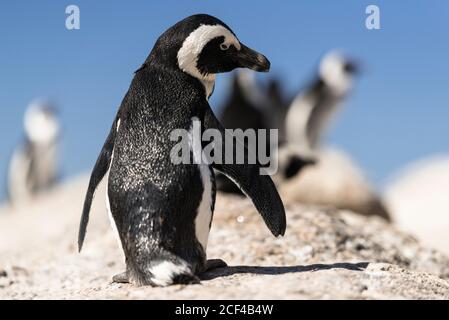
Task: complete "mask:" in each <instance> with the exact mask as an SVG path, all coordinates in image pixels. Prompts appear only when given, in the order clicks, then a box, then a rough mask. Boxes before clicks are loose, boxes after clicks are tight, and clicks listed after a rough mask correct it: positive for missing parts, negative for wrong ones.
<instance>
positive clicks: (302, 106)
mask: <svg viewBox="0 0 449 320" xmlns="http://www.w3.org/2000/svg"><path fill="white" fill-rule="evenodd" d="M359 70H360V67H359V63H357V62H356V61H355V60H354V59H351V58H349V57H348V56H346V55H344V54H343V53H341V52H340V51H331V52H330V53H328V54H327V55H325V56H324V58H323V59H322V60H321V63H320V66H319V70H318V74H317V76H316V78H315V79H314V80H313V81H312V82H311V83H310V85H309V86H308V87H307V88H306V89H305V90H304V91H302V92H300V93H299V94H298V95H297V97H296V98H295V99H294V100H293V102H292V104H291V106H290V107H289V110H288V112H287V116H286V118H285V130H286V135H287V141H288V145H289V147H290V150H289V151H288V153H287V154H288V155H289V156H290V157H291V156H292V155H294V154H299V155H301V156H302V157H306V158H307V157H310V158H312V159H315V162H316V164H315V165H314V166H309V167H307V168H305V169H304V170H303V171H301V173H300V175H298V176H297V177H295V175H293V176H291V177H290V179H288V180H287V179H285V178H284V177H281V178H280V179H276V183H277V184H278V185H282V187H281V188H280V189H281V190H280V192H281V194H282V195H283V198H284V199H287V198H288V199H292V200H295V201H299V202H303V203H313V204H323V205H330V206H333V207H337V208H340V209H349V210H353V211H355V212H358V213H360V214H364V215H368V216H371V215H377V216H380V217H382V218H384V219H386V220H388V221H389V220H390V215H389V213H388V211H387V209H386V207H385V205H384V203H383V201H382V200H381V199H380V197H379V196H378V195H377V194H376V192H375V191H374V190H373V188H372V187H371V185H370V184H369V182H368V181H367V179H366V177H365V176H364V175H363V172H362V170H361V169H360V168H358V167H357V166H356V164H355V163H354V162H353V161H352V160H351V159H350V157H349V156H348V155H347V154H345V153H344V152H343V151H341V150H333V149H330V148H323V147H322V145H323V141H322V139H323V135H324V131H325V130H326V129H327V128H328V126H329V124H330V122H331V120H332V118H334V117H335V114H336V113H337V112H338V110H339V108H340V106H341V105H342V103H343V101H344V100H345V99H346V98H347V97H348V95H349V93H350V92H351V89H352V87H353V83H354V78H355V76H356V75H357V74H358V73H359Z"/></svg>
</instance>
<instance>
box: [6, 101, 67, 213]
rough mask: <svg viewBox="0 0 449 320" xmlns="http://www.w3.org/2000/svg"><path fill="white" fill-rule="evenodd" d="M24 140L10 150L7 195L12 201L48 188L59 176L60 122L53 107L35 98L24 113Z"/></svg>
mask: <svg viewBox="0 0 449 320" xmlns="http://www.w3.org/2000/svg"><path fill="white" fill-rule="evenodd" d="M24 129H25V143H24V145H22V146H20V147H19V148H18V149H17V150H16V151H15V152H14V154H13V156H12V159H11V162H10V166H9V174H8V197H9V201H10V203H11V204H13V205H17V204H20V203H23V202H26V201H28V200H30V199H32V198H33V197H35V196H36V195H38V194H40V193H43V192H45V191H48V190H49V189H50V188H51V187H53V186H54V185H55V183H56V182H57V178H58V159H57V157H58V138H59V131H60V125H59V120H58V118H57V116H56V109H55V108H54V107H53V106H52V105H51V104H49V103H48V102H44V101H35V102H33V103H31V104H30V106H29V107H28V109H27V111H26V113H25V117H24Z"/></svg>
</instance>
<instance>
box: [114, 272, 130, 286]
mask: <svg viewBox="0 0 449 320" xmlns="http://www.w3.org/2000/svg"><path fill="white" fill-rule="evenodd" d="M112 282H116V283H129V279H128V273H127V272H126V271H125V272H122V273H119V274H116V275H115V276H113V277H112Z"/></svg>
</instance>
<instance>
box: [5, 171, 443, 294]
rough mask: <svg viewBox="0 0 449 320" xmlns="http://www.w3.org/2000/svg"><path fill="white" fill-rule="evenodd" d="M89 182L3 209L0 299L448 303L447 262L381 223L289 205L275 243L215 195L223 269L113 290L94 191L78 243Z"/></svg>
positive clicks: (108, 237) (241, 205)
mask: <svg viewBox="0 0 449 320" xmlns="http://www.w3.org/2000/svg"><path fill="white" fill-rule="evenodd" d="M86 182H87V179H86V178H85V177H82V178H80V179H78V180H76V181H72V182H70V183H67V184H65V185H64V186H61V187H60V188H58V189H57V190H55V191H53V192H52V193H51V194H50V195H49V196H47V197H45V198H41V199H38V200H36V201H35V202H33V203H30V204H28V205H24V206H22V207H21V208H15V209H11V208H6V207H5V208H3V209H0V211H2V212H0V299H8V298H12V299H112V298H117V299H271V298H274V299H449V282H448V279H449V258H448V257H446V256H444V255H443V254H441V253H439V252H437V251H435V250H432V249H428V248H425V247H423V246H422V245H421V244H420V243H418V241H417V240H415V239H414V238H413V237H412V236H410V235H408V234H404V233H401V232H400V231H398V230H396V229H395V228H394V227H393V226H391V225H389V224H387V223H385V222H384V221H383V220H382V219H380V218H376V217H371V218H366V217H362V216H359V215H357V214H354V213H352V212H349V211H337V210H333V209H329V208H324V207H315V206H301V205H299V204H295V203H289V201H288V199H287V201H286V209H287V216H288V228H287V232H286V235H285V237H283V238H278V239H276V238H274V237H272V236H271V234H270V233H269V231H268V229H267V228H266V227H265V226H264V224H263V222H262V220H261V218H260V217H259V216H258V215H257V213H256V212H255V210H254V208H253V206H252V204H251V202H250V201H248V200H246V199H240V198H239V197H235V196H223V195H219V197H218V200H217V205H216V207H217V208H216V212H215V219H214V224H213V228H212V230H211V236H210V242H209V247H208V255H209V257H210V258H222V259H224V260H225V261H226V262H227V263H228V264H229V267H227V268H221V269H216V270H214V271H211V272H209V273H207V274H204V275H203V276H202V278H203V281H202V284H201V285H190V286H179V285H177V286H171V287H168V288H151V287H139V288H137V287H133V286H131V285H124V284H113V283H111V276H112V275H114V274H117V273H119V272H121V271H123V270H124V263H123V258H122V255H121V252H120V250H119V249H118V245H117V242H116V239H115V238H114V236H113V233H112V230H111V228H110V226H109V221H108V218H107V214H106V211H105V205H104V186H103V187H101V188H100V190H99V191H98V192H97V198H96V200H95V203H94V207H93V211H92V213H91V223H90V225H89V227H88V234H87V238H86V242H85V246H84V249H83V252H82V253H81V254H78V252H77V248H76V239H77V231H78V222H79V217H80V212H81V205H82V202H83V196H84V192H85V188H86Z"/></svg>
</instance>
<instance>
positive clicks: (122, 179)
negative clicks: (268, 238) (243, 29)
mask: <svg viewBox="0 0 449 320" xmlns="http://www.w3.org/2000/svg"><path fill="white" fill-rule="evenodd" d="M269 67H270V63H269V61H268V60H267V58H265V57H264V56H263V55H261V54H259V53H257V52H255V51H253V50H252V49H250V48H248V47H246V46H245V45H244V44H243V43H241V42H240V41H239V39H238V38H237V37H236V35H235V34H234V32H233V31H232V30H231V29H230V28H229V27H228V26H227V25H226V24H224V23H223V22H222V21H220V20H218V19H217V18H215V17H212V16H210V15H206V14H198V15H193V16H190V17H188V18H185V19H184V20H182V21H180V22H178V23H176V24H175V25H173V26H172V27H170V28H169V29H168V30H167V31H165V32H164V33H163V34H162V35H161V36H160V37H159V39H158V40H157V41H156V43H155V45H154V47H153V49H152V51H151V53H150V55H149V56H148V58H147V59H146V61H145V62H144V64H143V65H142V66H141V68H140V69H139V70H137V71H136V73H135V76H134V79H133V80H132V82H131V85H130V88H129V90H128V92H127V94H126V95H125V97H124V99H123V101H122V104H121V106H120V108H119V110H118V113H117V116H116V118H115V120H114V122H113V124H112V128H111V131H110V133H109V135H108V137H107V139H106V142H105V144H104V146H103V149H102V150H101V153H100V155H99V157H98V160H97V162H96V164H95V166H94V169H93V172H92V175H91V179H90V182H89V186H88V190H87V194H86V199H85V203H84V208H83V213H82V217H81V223H80V230H79V239H78V244H79V250H81V248H82V245H83V241H84V238H85V232H86V227H87V223H88V219H89V211H90V207H91V204H92V199H93V196H94V192H95V189H96V187H97V186H98V184H99V183H100V181H101V180H102V179H103V177H104V176H105V175H106V173H107V172H108V171H109V175H108V188H107V194H108V199H109V207H110V210H111V213H112V216H113V219H114V222H115V225H116V228H117V231H118V233H119V237H120V240H121V244H122V248H123V251H124V254H125V262H126V271H125V272H124V273H122V274H120V275H117V276H115V277H114V278H113V280H114V281H117V282H130V283H132V284H135V285H151V286H167V285H170V284H175V283H197V282H198V281H199V280H198V277H197V275H198V274H200V273H202V272H204V271H205V270H207V269H208V268H213V267H219V266H224V265H225V264H224V263H223V262H222V261H221V260H209V261H207V260H206V249H207V239H208V234H209V230H210V226H211V222H212V214H213V210H214V204H215V181H214V171H213V170H212V169H215V170H218V171H220V172H223V173H224V174H226V175H227V176H228V177H229V178H231V180H233V181H235V183H236V184H238V185H239V187H240V188H241V189H242V190H243V191H244V193H245V194H246V195H247V196H249V197H250V198H251V199H252V201H253V203H254V205H255V207H256V208H257V209H258V211H259V213H260V214H261V215H262V217H263V219H264V221H265V223H266V224H267V226H268V228H269V229H270V231H271V232H272V233H273V234H274V235H275V236H279V235H283V234H284V232H285V228H286V218H285V211H284V206H283V204H282V201H281V199H280V197H279V195H278V193H277V191H276V188H275V186H274V184H273V182H272V180H271V179H270V178H269V176H266V175H260V174H259V169H260V167H259V166H258V165H251V164H240V165H237V164H226V162H224V163H223V164H219V163H212V164H209V163H208V162H205V163H204V162H203V161H201V158H202V156H203V155H204V154H203V150H202V148H203V145H202V144H201V143H198V142H196V143H195V139H194V138H193V135H194V132H195V128H196V125H197V124H198V123H200V124H201V125H200V130H201V132H204V131H205V130H206V129H215V130H219V132H220V133H222V135H225V131H224V128H223V127H222V125H221V124H220V122H219V121H218V120H217V119H216V117H215V115H214V114H213V112H212V110H211V108H210V106H209V103H208V98H209V97H210V95H211V94H212V91H213V88H214V81H215V75H216V74H217V73H222V72H229V71H231V70H233V69H236V68H249V69H252V70H255V71H268V70H269ZM179 129H183V130H185V132H188V136H189V137H188V138H189V141H190V146H189V149H190V151H189V152H190V155H191V156H192V157H193V160H194V161H193V163H191V164H182V163H181V164H176V163H174V162H173V161H172V158H171V150H173V147H174V146H175V145H176V144H177V142H176V141H172V139H170V136H171V134H172V133H173V132H174V131H175V130H179ZM223 151H224V148H223ZM234 151H235V150H234ZM223 154H224V153H223Z"/></svg>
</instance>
